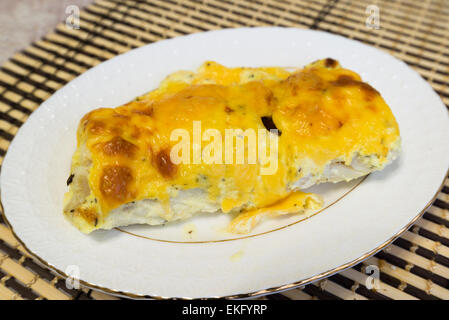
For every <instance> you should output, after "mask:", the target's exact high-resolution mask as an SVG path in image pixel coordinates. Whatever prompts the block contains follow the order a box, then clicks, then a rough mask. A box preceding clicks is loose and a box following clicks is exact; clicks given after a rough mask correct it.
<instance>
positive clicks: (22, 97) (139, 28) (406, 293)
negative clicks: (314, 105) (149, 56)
mask: <svg viewBox="0 0 449 320" xmlns="http://www.w3.org/2000/svg"><path fill="white" fill-rule="evenodd" d="M369 5H376V6H378V8H379V10H380V29H378V30H376V29H368V28H367V27H366V24H365V22H366V18H367V14H366V9H367V6H369ZM448 14H449V2H448V1H445V0H419V1H418V0H396V1H388V0H360V1H355V0H256V1H254V0H252V1H251V0H226V1H222V0H97V1H95V2H94V3H93V4H91V5H89V6H87V7H86V8H84V9H83V10H82V11H81V25H80V27H81V28H80V29H79V30H71V29H68V28H66V27H65V25H64V24H63V23H61V24H59V25H57V26H56V27H55V29H54V31H52V32H51V33H49V34H47V35H46V36H45V37H44V38H42V39H41V40H39V41H36V42H34V43H32V44H31V45H30V46H28V47H27V48H25V49H23V50H22V51H21V52H19V53H17V54H16V55H14V56H13V57H11V58H10V59H9V61H7V62H6V63H5V64H4V65H3V66H2V67H0V165H1V162H2V160H3V157H4V155H5V153H6V150H7V148H8V146H9V144H10V142H11V140H12V139H13V137H14V135H15V134H16V133H17V130H18V129H19V128H20V126H21V125H22V124H23V123H24V122H25V121H26V120H27V118H28V117H29V115H30V114H31V113H32V112H33V111H34V110H36V108H38V107H39V105H40V104H41V103H42V102H43V101H45V99H47V98H48V97H49V96H51V95H52V94H53V93H54V92H55V91H56V90H58V89H59V88H60V87H62V86H63V85H64V84H66V83H67V82H69V81H70V80H72V79H74V78H75V77H77V76H78V75H80V74H81V73H83V72H85V71H86V70H88V69H90V68H92V67H93V66H95V65H97V64H99V63H100V62H102V61H105V60H107V59H110V58H112V57H114V56H115V55H117V54H120V53H123V52H126V51H128V50H131V49H133V48H137V47H140V46H143V45H145V44H148V43H151V42H155V41H158V40H162V39H166V38H172V37H177V36H181V35H185V34H190V33H195V32H201V31H206V30H216V29H222V28H233V27H243V26H267V25H271V26H284V27H297V28H308V29H316V30H323V31H327V32H332V33H335V34H339V35H342V36H345V37H348V38H351V39H355V40H359V41H362V42H365V43H367V44H370V45H372V46H375V47H377V48H379V49H381V50H384V51H386V52H389V53H390V54H392V55H394V56H396V57H397V58H399V59H401V60H403V61H405V62H406V63H407V64H408V65H409V66H410V67H412V68H413V69H415V70H416V71H417V72H419V73H420V74H421V76H422V77H423V78H424V79H426V80H427V81H428V82H429V83H430V84H431V85H432V87H433V88H434V89H435V91H436V92H437V93H438V94H439V95H440V97H441V98H442V100H443V102H444V103H445V104H446V106H448V107H449V20H448V19H447V16H448ZM373 267H374V268H377V270H378V271H379V277H380V278H379V280H378V281H377V280H375V281H374V282H373V279H377V278H375V277H374V274H373V275H372V272H373ZM373 277H374V278H373ZM373 283H374V284H375V285H374V287H373V288H371V287H372V286H371V284H373ZM0 299H97V300H100V299H101V300H102V299H117V298H116V297H113V296H110V295H107V294H105V293H102V292H98V291H92V290H90V289H87V288H81V289H78V290H77V289H67V287H66V286H65V280H64V279H61V278H60V277H58V276H57V275H55V274H53V273H52V272H51V271H49V270H47V269H46V268H43V267H42V266H40V265H39V264H38V263H37V262H36V261H34V260H33V259H32V258H31V257H30V256H29V255H28V254H27V253H26V251H25V249H24V248H23V247H22V246H21V245H20V244H19V242H18V241H17V239H15V238H14V236H13V235H12V233H11V231H10V230H9V229H8V228H7V227H6V225H5V224H3V222H2V219H1V218H0ZM259 299H264V300H265V299H298V300H310V299H314V300H316V299H349V300H353V299H357V300H364V299H397V300H406V299H449V179H446V182H445V186H444V188H443V190H442V191H441V192H440V193H439V195H438V197H437V200H436V201H435V203H434V204H433V205H432V206H431V207H430V208H429V209H428V210H427V212H426V213H425V214H424V216H423V218H421V219H420V220H419V221H418V222H417V223H416V225H415V226H413V227H412V228H411V229H410V230H409V231H407V232H405V233H404V234H403V235H402V236H401V237H400V238H399V239H397V240H396V241H395V242H394V243H393V244H392V245H391V246H389V247H388V248H386V249H385V250H383V251H382V252H379V253H378V254H376V255H375V256H374V257H372V258H369V259H368V260H366V261H364V262H363V263H360V264H359V265H357V266H354V267H353V268H350V269H347V270H344V271H342V272H340V273H339V274H337V275H333V276H331V277H329V278H327V279H325V280H322V281H319V282H317V283H313V284H309V285H306V286H304V287H302V288H298V289H292V290H288V291H284V292H281V293H278V294H273V295H269V296H266V297H262V298H259Z"/></svg>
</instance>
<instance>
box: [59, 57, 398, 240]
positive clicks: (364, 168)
mask: <svg viewBox="0 0 449 320" xmlns="http://www.w3.org/2000/svg"><path fill="white" fill-rule="evenodd" d="M231 129H232V130H234V131H233V132H234V133H236V132H237V134H236V135H234V136H233V137H231V139H230V141H231V143H230V144H227V143H226V141H225V140H226V139H227V137H228V136H227V133H228V132H230V130H231ZM239 130H240V131H239ZM252 133H253V134H252ZM174 138H175V139H174ZM222 138H223V139H222ZM184 139H186V141H187V142H188V143H187V144H186V143H184V144H180V141H183V140H184ZM221 139H222V140H223V141H221ZM218 140H220V141H218ZM186 141H184V142H186ZM251 141H253V142H254V141H256V142H257V144H256V146H254V145H252V144H251V143H250V142H251ZM239 143H240V146H243V151H244V152H243V158H244V160H245V161H243V162H242V161H238V160H237V159H238V155H239V152H238V151H239V150H237V148H238V146H239ZM400 144H401V143H400V135H399V128H398V125H397V122H396V120H395V118H394V116H393V114H392V112H391V110H390V108H389V107H388V105H387V104H386V103H385V101H384V100H383V98H382V97H381V95H380V93H379V92H378V91H377V90H376V89H374V88H373V87H372V86H370V85H369V84H367V83H365V82H363V81H362V79H361V78H360V76H359V75H358V74H356V73H355V72H353V71H350V70H348V69H344V68H342V67H341V66H340V65H339V63H338V62H337V61H336V60H333V59H330V58H328V59H324V60H319V61H316V62H314V63H312V64H310V65H308V66H306V67H305V68H303V69H297V70H291V69H289V68H281V67H264V68H227V67H225V66H222V65H220V64H218V63H216V62H205V63H204V64H203V65H202V66H201V67H200V68H199V69H198V70H197V72H191V71H178V72H175V73H173V74H171V75H169V76H168V77H167V78H166V79H165V80H164V81H162V83H161V84H160V86H159V87H158V88H157V89H156V90H154V91H151V92H149V93H147V94H145V95H143V96H140V97H138V98H136V99H135V100H134V101H131V102H129V103H127V104H125V105H123V106H120V107H118V108H100V109H97V110H94V111H91V112H90V113H88V114H86V115H85V116H84V117H83V118H82V119H81V121H80V123H79V127H78V132H77V149H76V151H75V153H74V155H73V158H72V167H71V173H70V176H69V179H68V180H67V184H68V185H69V191H68V192H67V193H66V195H65V199H64V209H63V210H64V214H65V216H66V217H67V218H68V219H69V220H70V221H71V222H72V223H73V224H74V225H75V226H76V227H77V228H78V229H79V230H81V231H82V232H84V233H90V232H91V231H93V230H96V229H111V228H114V227H118V226H126V225H131V224H149V225H161V224H165V223H167V222H170V221H175V220H181V219H187V218H189V217H191V216H193V215H195V214H199V213H215V212H223V213H227V214H232V216H233V220H232V221H231V224H230V226H229V231H230V232H236V233H247V232H249V231H250V230H251V229H252V228H253V227H254V226H255V225H256V224H257V223H258V222H259V221H260V220H261V219H263V218H264V217H270V216H278V215H282V214H293V213H304V212H309V211H313V210H316V209H318V208H319V207H320V206H322V204H323V203H322V200H321V198H320V197H319V195H315V194H310V193H304V192H302V191H301V190H303V189H306V188H308V187H310V186H312V185H315V184H319V183H322V182H339V181H349V180H352V179H355V178H358V177H361V176H365V175H367V174H369V173H370V172H373V171H375V170H382V169H383V168H384V167H385V166H386V165H387V164H389V163H390V162H392V161H393V160H394V159H395V158H396V157H397V155H398V153H399V150H400ZM175 150H176V151H175ZM260 150H264V151H266V152H265V155H264V152H261V151H260ZM180 154H182V156H183V157H184V158H183V159H184V161H179V159H180ZM229 154H231V155H230V156H229ZM252 155H255V158H251V156H252ZM263 155H264V156H265V157H263ZM267 155H270V156H267ZM273 155H275V157H273ZM174 156H175V159H174ZM228 156H229V158H227V157H228ZM257 156H259V157H257ZM205 158H207V159H208V160H209V161H205ZM250 158H251V159H253V160H254V159H255V161H249V160H250ZM175 160H176V161H175ZM185 160H187V161H185Z"/></svg>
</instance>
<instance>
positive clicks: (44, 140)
mask: <svg viewBox="0 0 449 320" xmlns="http://www.w3.org/2000/svg"><path fill="white" fill-rule="evenodd" d="M329 56H331V57H333V58H335V59H338V60H340V62H341V64H342V65H343V66H344V67H347V68H350V69H352V70H355V71H356V72H358V73H360V74H361V76H362V77H363V79H364V80H365V81H367V82H369V83H370V84H371V85H373V86H374V87H375V88H377V89H378V90H379V91H380V92H381V94H382V95H383V97H384V98H385V100H386V101H387V103H388V104H389V105H390V107H391V109H392V110H393V113H394V115H395V116H396V119H397V120H398V123H399V126H400V130H401V135H402V139H403V151H402V154H401V156H400V158H399V159H398V160H397V161H396V162H395V163H394V164H393V165H391V166H389V167H387V169H385V170H384V171H382V172H377V173H374V174H372V175H370V176H369V177H368V178H367V179H366V180H364V181H363V182H362V183H360V184H359V185H358V186H357V187H356V188H355V189H353V190H352V192H350V193H349V194H347V195H346V196H345V197H343V198H342V199H340V200H339V201H337V202H335V203H334V204H333V205H332V206H330V207H328V208H327V209H326V210H324V211H322V212H321V213H319V214H317V215H314V216H313V217H311V218H309V219H306V220H304V221H301V222H299V223H295V222H298V221H299V220H302V219H303V218H304V217H298V216H292V217H288V218H286V219H279V220H274V221H267V222H266V223H264V224H262V225H261V226H259V227H258V228H257V229H256V230H255V231H254V232H253V233H252V234H251V236H250V237H245V238H241V239H231V240H230V241H223V240H226V238H229V235H226V234H224V233H223V232H221V233H220V225H223V224H225V223H226V221H227V219H228V218H227V217H226V216H225V215H210V216H199V217H196V218H194V219H193V220H192V221H187V222H185V223H179V224H174V225H171V226H167V228H151V227H142V226H140V227H130V228H125V229H124V230H125V231H128V232H132V233H135V234H137V235H140V236H143V237H138V236H133V235H130V234H129V233H126V232H120V231H118V230H112V231H98V232H95V233H93V234H92V235H89V236H86V235H84V234H81V233H80V232H79V231H78V230H76V229H75V228H74V227H72V226H71V225H70V224H69V223H68V222H67V221H66V220H65V219H64V218H63V215H62V212H61V211H62V208H61V207H62V198H63V194H64V192H65V191H66V186H65V181H66V179H67V176H68V174H69V168H70V159H71V155H72V153H73V151H74V149H75V131H76V127H77V125H78V121H79V120H80V118H81V117H82V116H83V115H84V114H85V113H86V112H88V111H90V110H92V109H95V108H97V107H100V106H118V105H120V104H123V103H125V102H127V101H129V100H131V99H133V98H134V97H135V96H137V95H140V94H142V93H144V92H147V91H149V90H150V89H152V88H155V87H156V86H157V85H158V83H159V81H160V80H162V79H163V77H164V76H165V75H167V74H168V73H170V72H173V71H176V70H179V69H195V68H196V67H198V66H199V65H200V64H201V63H202V62H203V61H204V60H208V59H212V60H216V61H218V62H220V63H222V64H225V65H227V66H267V65H276V66H303V65H305V64H307V63H309V62H312V61H314V60H316V59H321V58H326V57H329ZM448 141H449V117H448V112H447V110H446V108H445V106H444V105H443V103H442V102H441V100H440V99H439V97H438V96H437V94H436V93H435V92H434V91H433V90H432V89H431V87H430V86H429V84H427V83H426V82H425V81H424V80H423V79H422V78H421V77H420V76H419V75H418V74H417V73H416V72H414V71H413V70H411V69H410V68H408V67H407V66H406V65H405V64H404V63H403V62H401V61H399V60H397V59H395V58H393V57H392V56H390V55H388V54H386V53H383V52H381V51H379V50H377V49H375V48H372V47H369V46H366V45H363V44H361V43H359V42H356V41H352V40H348V39H345V38H342V37H339V36H335V35H331V34H327V33H323V32H316V31H308V30H299V29H282V28H253V29H230V30H223V31H214V32H206V33H200V34H194V35H190V36H186V37H179V38H176V39H172V40H166V41H160V42H157V43H155V44H151V45H148V46H145V47H142V48H139V49H136V50H133V51H130V52H128V53H126V54H124V55H121V56H118V57H116V58H114V59H111V60H109V61H107V62H105V63H102V64H101V65H99V66H97V67H95V68H93V69H91V70H89V71H88V72H86V73H84V74H83V75H81V76H80V77H78V78H77V79H75V80H73V81H71V82H70V83H69V84H67V85H66V86H65V87H64V88H62V89H60V90H59V91H58V92H56V93H55V94H54V95H53V96H52V97H51V98H50V99H48V100H47V101H46V102H45V103H43V104H42V106H41V107H40V108H39V109H37V110H36V111H35V112H34V113H33V114H32V115H31V117H30V118H29V120H28V121H27V122H26V123H25V124H24V125H23V126H22V128H21V129H20V130H19V132H18V134H17V136H16V137H15V139H14V141H13V143H12V144H11V146H10V148H9V150H8V153H7V155H6V158H5V160H4V163H3V168H2V176H1V196H2V201H3V205H4V209H5V213H6V218H7V220H8V221H9V223H10V225H11V226H12V228H13V230H14V232H15V234H16V235H17V236H18V238H19V239H20V240H21V241H22V242H23V244H24V245H25V246H26V247H27V248H28V249H29V250H30V251H31V252H33V254H34V255H35V256H36V257H37V258H38V259H39V260H40V261H41V262H43V263H45V264H48V265H50V266H51V267H52V268H54V269H55V270H57V271H58V272H59V273H61V274H64V273H67V272H68V270H74V268H78V270H79V273H80V278H81V280H82V283H83V284H85V285H88V286H91V287H95V288H99V289H103V290H105V291H107V292H110V293H111V292H115V293H119V294H122V295H128V296H132V297H137V296H151V297H191V298H195V297H217V296H218V297H222V296H236V295H237V296H239V297H246V296H254V295H260V294H265V293H268V292H274V291H278V290H283V289H287V288H291V287H293V286H295V285H302V284H304V283H307V282H310V281H313V280H317V279H319V278H321V277H324V276H327V275H329V274H331V273H334V272H337V271H340V270H342V269H343V268H346V267H349V266H351V265H353V264H355V263H356V262H359V261H361V260H362V259H364V258H367V257H368V256H369V255H370V254H373V253H374V252H376V251H377V250H380V249H381V248H383V247H384V246H385V245H387V244H388V243H390V242H391V241H392V240H393V239H394V238H395V237H396V236H398V235H399V234H400V233H401V232H403V231H404V230H405V228H406V226H409V225H410V224H411V223H412V222H414V221H415V220H416V219H417V217H418V216H419V215H420V214H421V213H422V212H423V210H424V209H425V208H426V206H428V205H429V202H430V201H431V200H433V197H434V196H435V194H436V193H437V191H438V190H439V187H440V186H441V184H442V181H443V179H444V178H445V175H446V174H447V169H448V164H449V144H448V143H447V142H448ZM358 182H360V181H358ZM358 182H354V183H353V184H351V185H345V184H339V185H335V186H334V185H332V186H326V185H323V186H322V187H320V192H321V191H322V192H324V194H325V198H326V204H327V205H329V204H331V203H332V202H334V200H336V199H337V198H339V197H341V196H342V195H343V194H345V193H347V192H348V190H349V189H350V188H351V187H352V186H354V185H355V184H356V183H358ZM192 224H194V225H195V227H196V230H197V231H196V232H194V233H193V236H190V237H191V238H189V237H187V236H186V232H185V231H186V230H187V228H192ZM273 230H274V231H273ZM145 237H146V238H145ZM149 238H154V239H158V240H162V241H157V240H151V239H149ZM211 240H212V241H211ZM228 240H229V239H228ZM192 241H193V242H192ZM73 266H75V267H73ZM265 289H267V290H265Z"/></svg>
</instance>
